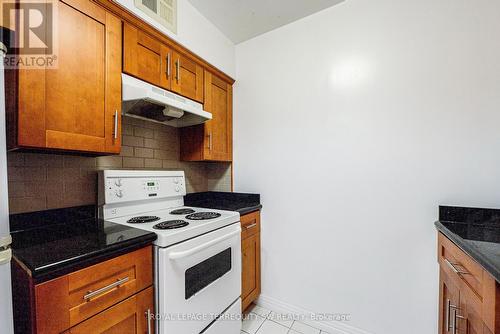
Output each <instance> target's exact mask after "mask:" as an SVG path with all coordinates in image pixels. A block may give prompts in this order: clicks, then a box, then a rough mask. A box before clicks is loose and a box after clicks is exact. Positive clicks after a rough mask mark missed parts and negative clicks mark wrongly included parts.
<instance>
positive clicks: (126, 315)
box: [65, 287, 154, 334]
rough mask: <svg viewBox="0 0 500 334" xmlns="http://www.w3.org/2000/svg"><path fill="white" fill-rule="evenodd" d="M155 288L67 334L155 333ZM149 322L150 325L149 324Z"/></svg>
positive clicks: (141, 293)
mask: <svg viewBox="0 0 500 334" xmlns="http://www.w3.org/2000/svg"><path fill="white" fill-rule="evenodd" d="M153 301H154V299H153V288H152V287H150V288H148V289H146V290H144V291H142V292H140V293H138V294H137V295H134V296H132V297H130V298H128V299H126V300H124V301H122V302H120V303H118V304H117V305H115V306H113V307H111V308H109V309H107V310H105V311H103V312H102V313H99V314H98V315H96V316H95V317H92V318H90V319H88V320H86V321H84V322H82V323H81V324H79V325H77V326H75V327H73V328H71V329H70V330H69V331H67V332H65V333H66V334H70V333H71V334H87V333H93V334H100V333H131V334H132V333H133V334H136V333H137V334H138V333H151V334H153V331H154V328H153V327H154V324H153V319H151V317H149V314H154V309H153ZM148 322H149V323H148Z"/></svg>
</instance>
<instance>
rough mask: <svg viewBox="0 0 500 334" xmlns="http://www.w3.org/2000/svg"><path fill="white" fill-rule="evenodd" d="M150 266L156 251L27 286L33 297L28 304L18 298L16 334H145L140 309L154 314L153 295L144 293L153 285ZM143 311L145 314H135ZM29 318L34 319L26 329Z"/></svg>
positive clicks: (138, 252) (140, 252) (148, 249)
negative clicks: (65, 333) (68, 333)
mask: <svg viewBox="0 0 500 334" xmlns="http://www.w3.org/2000/svg"><path fill="white" fill-rule="evenodd" d="M152 261H153V251H152V247H151V246H148V247H145V248H142V249H139V250H136V251H133V252H131V253H128V254H125V255H122V256H118V257H115V258H113V259H110V260H107V261H104V262H101V263H98V264H96V265H93V266H90V267H87V268H84V269H81V270H78V271H75V272H73V273H70V274H67V275H64V276H61V277H58V278H55V279H52V280H50V281H47V282H44V283H40V284H36V285H31V286H28V287H23V288H24V289H26V290H33V295H32V296H29V300H27V298H26V296H20V297H18V294H16V293H14V305H15V308H16V317H15V327H16V333H32V334H34V333H38V334H53V333H54V334H55V333H61V332H64V331H66V330H68V329H69V328H74V330H71V331H70V332H71V333H136V331H135V330H136V329H137V328H139V329H141V330H140V331H138V332H137V333H145V332H146V331H145V330H142V329H144V328H146V327H145V324H146V322H145V318H143V316H144V313H143V312H142V310H143V309H146V310H147V309H150V310H152V306H151V305H152V303H153V300H154V299H153V293H152V292H148V293H146V294H144V293H142V292H141V291H147V289H148V288H149V287H152V285H153V262H152ZM14 269H15V270H14V272H16V273H17V275H18V276H19V277H21V278H22V277H24V276H28V273H26V272H24V271H22V268H21V267H18V266H15V267H14ZM150 290H151V291H152V289H150ZM138 293H141V294H139V295H137V294H138ZM115 305H116V306H115ZM115 307H116V308H115ZM139 309H141V312H142V313H137V312H139V311H138V310H139ZM102 312H104V313H102ZM102 314H105V315H102ZM96 315H99V317H98V318H95V317H96ZM26 319H32V320H31V321H30V322H29V324H28V325H26V324H25V322H26ZM89 319H90V320H89ZM75 326H77V327H76V328H75ZM124 328H127V330H125V331H123V330H124ZM90 329H92V330H90ZM86 330H89V331H86ZM93 330H95V331H93ZM120 330H122V332H120Z"/></svg>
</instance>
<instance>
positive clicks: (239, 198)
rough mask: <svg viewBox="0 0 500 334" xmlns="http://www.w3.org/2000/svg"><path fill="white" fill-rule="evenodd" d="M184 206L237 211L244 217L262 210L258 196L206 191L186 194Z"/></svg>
mask: <svg viewBox="0 0 500 334" xmlns="http://www.w3.org/2000/svg"><path fill="white" fill-rule="evenodd" d="M184 205H186V206H195V207H199V208H208V209H218V210H229V211H238V212H239V213H240V215H245V214H248V213H251V212H254V211H258V210H260V209H262V204H260V195H259V194H244V193H232V192H217V191H208V192H200V193H192V194H187V195H186V196H185V197H184Z"/></svg>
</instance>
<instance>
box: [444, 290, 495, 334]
mask: <svg viewBox="0 0 500 334" xmlns="http://www.w3.org/2000/svg"><path fill="white" fill-rule="evenodd" d="M456 327H457V333H466V334H483V333H487V328H486V327H485V326H484V325H483V319H482V301H481V300H480V299H479V297H478V296H477V295H476V294H475V293H474V292H473V291H472V290H471V289H470V288H468V287H464V288H463V289H461V290H460V308H459V309H457V311H456ZM452 334H454V333H452Z"/></svg>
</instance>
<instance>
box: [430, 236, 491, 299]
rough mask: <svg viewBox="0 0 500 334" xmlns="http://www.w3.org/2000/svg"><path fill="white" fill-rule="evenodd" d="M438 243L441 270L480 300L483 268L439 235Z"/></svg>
mask: <svg viewBox="0 0 500 334" xmlns="http://www.w3.org/2000/svg"><path fill="white" fill-rule="evenodd" d="M438 243H439V244H438V251H439V253H438V259H439V263H440V265H441V267H442V268H443V270H445V271H446V272H447V273H448V275H450V277H453V278H455V279H458V280H459V281H461V282H462V283H464V284H463V285H464V286H466V287H468V288H470V289H471V290H472V291H473V292H474V293H475V294H476V295H477V296H478V297H479V298H481V299H482V297H483V274H484V270H483V268H482V267H481V266H480V265H479V264H477V263H476V262H475V261H474V260H472V259H471V258H470V257H469V256H468V255H467V254H465V253H464V252H463V251H462V250H461V249H460V248H459V247H458V246H456V245H455V244H454V243H453V242H451V241H450V240H449V239H448V238H446V237H445V236H444V235H443V234H441V233H439V236H438Z"/></svg>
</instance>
